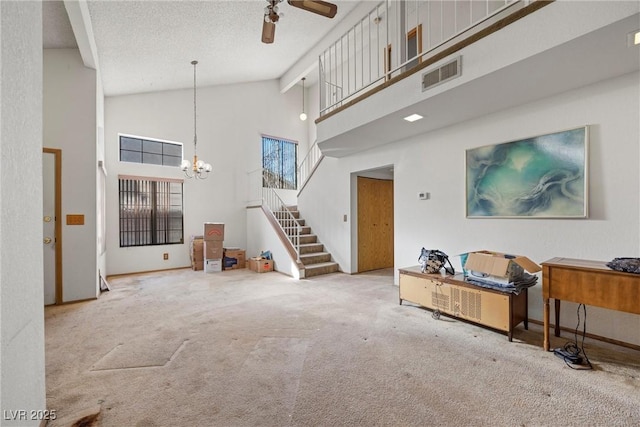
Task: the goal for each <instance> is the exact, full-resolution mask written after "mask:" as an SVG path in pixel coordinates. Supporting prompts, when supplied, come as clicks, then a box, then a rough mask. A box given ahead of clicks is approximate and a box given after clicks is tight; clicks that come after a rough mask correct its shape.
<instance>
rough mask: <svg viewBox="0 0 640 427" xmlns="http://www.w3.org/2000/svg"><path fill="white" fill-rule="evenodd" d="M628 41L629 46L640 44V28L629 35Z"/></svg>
mask: <svg viewBox="0 0 640 427" xmlns="http://www.w3.org/2000/svg"><path fill="white" fill-rule="evenodd" d="M627 43H628V45H629V46H636V45H639V44H640V30H636V31H633V32H631V33H629V34H628V35H627Z"/></svg>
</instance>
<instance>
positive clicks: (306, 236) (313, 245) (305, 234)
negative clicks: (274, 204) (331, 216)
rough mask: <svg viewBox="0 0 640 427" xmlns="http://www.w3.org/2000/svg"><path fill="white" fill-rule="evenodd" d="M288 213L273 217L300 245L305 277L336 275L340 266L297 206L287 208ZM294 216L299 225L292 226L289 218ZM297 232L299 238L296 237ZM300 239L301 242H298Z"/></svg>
mask: <svg viewBox="0 0 640 427" xmlns="http://www.w3.org/2000/svg"><path fill="white" fill-rule="evenodd" d="M286 209H287V211H276V212H273V215H274V216H275V217H276V219H277V220H278V222H280V225H281V227H282V229H283V230H284V232H285V233H287V235H288V236H289V239H290V240H291V241H292V243H293V244H294V245H295V246H298V245H297V244H296V243H299V248H300V249H299V254H298V255H299V257H300V262H301V263H302V264H303V265H304V270H305V277H306V278H309V277H313V276H319V275H321V274H328V273H335V272H336V271H338V264H337V263H335V262H333V261H331V254H330V253H329V252H325V250H324V245H323V244H322V243H320V242H319V241H318V236H316V235H315V234H312V233H311V227H309V226H308V225H306V222H305V220H304V219H302V218H300V212H299V211H298V207H297V206H287V207H286ZM291 216H293V217H294V218H295V219H296V221H297V223H298V225H297V226H296V225H293V226H290V222H289V221H288V218H290V217H291ZM296 230H297V233H298V235H297V237H296V234H297V233H296ZM298 239H299V242H297V240H298Z"/></svg>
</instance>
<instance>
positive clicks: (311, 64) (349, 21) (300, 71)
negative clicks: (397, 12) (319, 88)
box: [280, 1, 376, 93]
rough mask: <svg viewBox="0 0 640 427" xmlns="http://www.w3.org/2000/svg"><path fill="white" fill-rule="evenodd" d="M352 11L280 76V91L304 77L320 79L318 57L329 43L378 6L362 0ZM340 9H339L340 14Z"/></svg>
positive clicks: (283, 91)
mask: <svg viewBox="0 0 640 427" xmlns="http://www.w3.org/2000/svg"><path fill="white" fill-rule="evenodd" d="M359 3H360V4H358V5H357V6H356V7H354V8H353V9H352V10H351V12H349V13H348V14H347V15H346V16H345V17H344V18H342V20H341V21H340V22H339V23H338V24H337V25H336V26H335V27H334V28H332V29H331V31H329V33H327V35H325V36H324V37H323V38H322V40H320V41H319V42H318V43H316V45H315V46H313V47H312V48H311V49H310V50H309V51H308V52H307V53H306V54H305V55H304V56H303V57H302V58H300V59H299V60H298V61H297V62H296V63H295V64H293V66H291V68H289V69H288V70H287V72H285V73H284V74H283V75H282V77H280V93H285V92H286V91H288V90H289V89H291V88H292V87H293V86H294V85H295V84H297V83H299V82H300V79H301V78H302V77H307V78H308V83H310V84H312V83H314V82H316V81H318V57H319V56H320V54H321V53H322V52H324V51H325V49H326V48H327V47H329V45H331V44H332V43H334V42H335V41H336V40H338V39H339V38H340V37H341V36H342V35H343V34H344V33H346V32H347V31H349V29H350V28H351V27H353V26H354V25H355V24H357V23H358V22H360V20H361V19H362V18H363V17H364V16H366V15H367V14H368V13H369V12H370V11H371V9H373V8H374V7H375V6H376V3H375V2H371V1H360V2H359ZM339 13H340V10H338V14H339ZM314 71H315V73H316V74H315V75H312V76H311V77H309V75H310V73H312V72H314Z"/></svg>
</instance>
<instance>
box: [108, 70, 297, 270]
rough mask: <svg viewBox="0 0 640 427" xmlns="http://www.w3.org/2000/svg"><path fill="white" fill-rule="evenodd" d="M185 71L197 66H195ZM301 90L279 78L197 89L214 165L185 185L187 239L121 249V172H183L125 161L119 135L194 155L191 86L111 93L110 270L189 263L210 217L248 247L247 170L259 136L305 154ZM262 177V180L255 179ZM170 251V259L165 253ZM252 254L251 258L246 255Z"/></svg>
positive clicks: (258, 160) (203, 146) (256, 158)
mask: <svg viewBox="0 0 640 427" xmlns="http://www.w3.org/2000/svg"><path fill="white" fill-rule="evenodd" d="M184 72H185V73H190V72H192V69H191V68H190V66H189V64H186V66H185V70H184ZM300 90H301V88H298V89H294V90H290V91H288V92H287V93H285V94H280V92H279V89H278V82H277V81H276V80H272V81H264V82H256V83H248V84H241V85H240V84H238V85H226V86H214V87H202V88H200V87H198V91H197V95H198V99H197V109H198V123H197V125H198V129H197V133H198V146H197V148H198V157H199V158H201V159H202V160H205V161H207V162H209V163H211V164H212V165H213V172H211V176H210V177H209V178H208V179H207V180H204V181H195V180H186V181H185V183H184V215H185V216H184V230H185V244H183V245H162V246H148V247H134V248H120V247H119V237H118V231H119V223H118V218H119V213H118V175H119V174H127V175H138V176H152V177H153V176H161V177H162V176H164V177H173V178H182V177H183V174H182V171H180V170H179V169H178V168H166V167H161V166H153V165H142V164H134V163H126V162H120V161H119V160H118V159H119V155H118V133H124V134H130V135H137V136H143V137H147V138H156V139H163V140H169V141H176V142H182V143H183V144H184V156H185V158H187V159H191V158H192V157H193V89H185V90H176V91H166V92H156V93H148V94H140V95H129V96H117V97H107V98H106V100H105V149H106V153H105V156H106V163H107V169H108V171H109V176H108V178H107V253H108V257H107V272H108V274H109V275H113V274H122V273H130V272H139V271H150V270H160V269H168V268H177V267H185V266H188V265H189V254H188V243H189V236H190V235H201V234H202V224H203V223H204V222H206V221H211V222H224V223H225V240H224V245H225V246H234V247H240V248H246V245H247V235H246V233H247V225H246V218H247V215H246V209H245V208H246V206H247V202H249V201H251V198H252V197H253V198H254V199H255V196H254V195H250V194H249V191H248V187H249V180H250V176H249V174H248V172H250V171H255V170H256V169H258V168H260V167H261V166H262V152H261V150H262V148H261V147H262V146H261V144H262V142H261V138H260V136H261V134H266V135H271V136H276V137H282V138H287V139H291V140H295V141H298V143H299V144H300V145H299V150H300V153H306V150H307V147H308V142H307V132H308V131H307V122H302V121H301V120H300V119H299V114H300V109H301V106H302V93H301V92H300ZM254 181H256V182H260V181H259V180H254ZM165 252H166V253H169V260H167V261H164V260H163V259H162V254H163V253H165ZM247 256H252V254H251V253H249V252H248V253H247Z"/></svg>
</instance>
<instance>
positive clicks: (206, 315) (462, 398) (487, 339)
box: [45, 270, 640, 427]
mask: <svg viewBox="0 0 640 427" xmlns="http://www.w3.org/2000/svg"><path fill="white" fill-rule="evenodd" d="M391 274H392V273H391V271H390V270H388V271H384V272H382V274H380V273H370V274H362V275H353V276H349V275H344V274H340V273H336V274H332V275H328V276H320V277H315V278H313V279H309V280H302V281H295V280H293V279H290V278H288V277H287V276H283V275H281V274H279V273H275V272H274V273H265V274H256V273H252V272H251V271H248V270H233V271H228V272H223V273H217V274H205V273H203V272H201V271H199V272H194V271H191V270H175V271H169V272H163V273H152V274H141V275H132V276H126V277H119V278H116V279H113V280H111V281H110V285H111V289H112V290H111V291H110V292H106V293H104V294H103V295H102V296H101V297H100V299H98V300H97V301H91V302H85V303H78V304H71V305H65V306H60V307H49V308H47V309H46V311H45V312H46V327H45V332H46V361H47V366H46V370H47V378H46V379H47V405H48V407H49V409H55V410H56V411H57V413H58V416H59V417H66V416H69V415H72V414H74V413H76V412H80V411H82V410H84V409H86V408H90V407H94V406H95V405H100V407H101V415H100V418H99V422H100V425H103V426H118V427H120V426H139V427H143V426H148V427H151V426H258V425H259V426H342V425H349V426H351V425H358V426H428V425H439V426H558V425H570V426H571V425H575V426H584V425H589V426H637V425H640V352H638V351H635V350H630V349H625V348H622V347H617V346H613V345H610V344H605V343H602V342H598V341H592V340H589V339H587V341H586V351H587V355H588V356H589V357H590V359H591V361H592V363H593V365H594V367H595V369H594V370H593V371H576V370H572V369H570V368H569V367H567V366H566V365H565V364H564V363H563V362H562V361H561V360H560V359H559V358H557V357H555V356H554V355H553V354H552V353H549V352H545V351H543V350H542V348H541V344H542V331H541V328H540V327H539V326H536V325H530V328H531V329H530V330H529V331H525V330H524V329H523V327H522V325H520V326H519V327H518V328H517V329H516V331H515V332H514V341H513V342H512V343H510V342H508V340H507V338H506V336H505V335H502V334H500V333H497V332H494V331H491V330H488V329H484V328H481V327H477V326H474V325H471V324H469V323H465V322H461V321H458V320H453V319H451V318H447V317H445V316H443V317H442V318H441V319H440V320H434V319H432V318H431V315H430V312H429V311H426V310H423V309H420V308H418V307H415V306H411V305H402V306H400V305H398V288H397V287H395V286H394V285H393V277H392V276H391ZM405 304H406V303H405ZM587 314H588V312H587ZM552 338H553V340H552V347H558V346H560V345H562V344H563V343H564V342H565V341H566V339H564V338H563V339H558V338H555V337H552ZM50 425H52V426H56V425H60V424H59V423H55V422H53V423H51V424H50Z"/></svg>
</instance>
